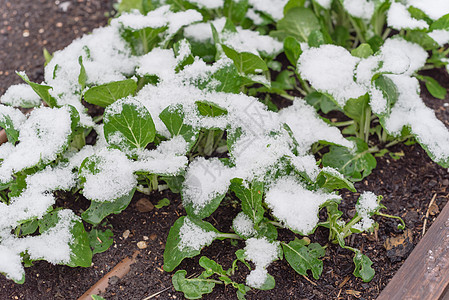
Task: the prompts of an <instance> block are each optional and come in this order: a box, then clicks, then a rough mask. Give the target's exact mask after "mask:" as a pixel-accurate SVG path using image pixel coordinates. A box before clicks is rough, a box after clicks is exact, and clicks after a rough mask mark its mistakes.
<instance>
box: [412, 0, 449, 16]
mask: <svg viewBox="0 0 449 300" xmlns="http://www.w3.org/2000/svg"><path fill="white" fill-rule="evenodd" d="M407 4H408V5H409V6H414V7H416V8H419V9H420V10H422V11H423V12H425V13H426V14H427V15H428V16H429V17H430V18H432V19H433V20H437V19H439V18H441V17H442V16H444V15H446V14H448V13H449V2H448V1H447V0H426V1H423V0H407Z"/></svg>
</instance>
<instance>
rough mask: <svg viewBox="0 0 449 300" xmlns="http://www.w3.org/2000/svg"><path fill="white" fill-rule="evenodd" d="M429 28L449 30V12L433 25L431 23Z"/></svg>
mask: <svg viewBox="0 0 449 300" xmlns="http://www.w3.org/2000/svg"><path fill="white" fill-rule="evenodd" d="M429 30H430V31H432V30H449V14H446V15H444V16H442V17H441V18H439V19H438V20H436V21H435V22H433V23H432V25H430V28H429Z"/></svg>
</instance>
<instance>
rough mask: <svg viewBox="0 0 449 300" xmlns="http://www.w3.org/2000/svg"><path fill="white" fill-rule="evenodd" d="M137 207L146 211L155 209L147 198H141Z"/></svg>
mask: <svg viewBox="0 0 449 300" xmlns="http://www.w3.org/2000/svg"><path fill="white" fill-rule="evenodd" d="M136 208H137V210H138V211H139V212H142V213H146V212H150V211H152V210H153V209H154V205H153V203H151V201H150V200H148V199H147V198H140V199H139V201H137V203H136Z"/></svg>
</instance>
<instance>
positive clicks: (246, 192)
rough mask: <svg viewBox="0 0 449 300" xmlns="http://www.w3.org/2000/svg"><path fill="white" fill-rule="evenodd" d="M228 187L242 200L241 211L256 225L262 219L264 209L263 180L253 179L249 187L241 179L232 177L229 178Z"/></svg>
mask: <svg viewBox="0 0 449 300" xmlns="http://www.w3.org/2000/svg"><path fill="white" fill-rule="evenodd" d="M230 189H231V190H232V191H233V192H234V193H235V195H236V196H237V197H238V198H239V199H240V200H241V201H242V211H243V212H244V213H245V214H246V215H247V216H248V217H249V218H250V219H251V220H252V221H253V223H254V225H255V226H257V225H258V224H259V223H260V221H262V219H263V214H264V213H265V210H264V208H263V205H262V197H263V194H264V184H263V182H259V181H256V180H255V181H253V182H251V184H250V187H249V188H246V187H245V185H244V184H243V179H241V178H234V179H232V180H231V186H230Z"/></svg>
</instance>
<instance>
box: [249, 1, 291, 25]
mask: <svg viewBox="0 0 449 300" xmlns="http://www.w3.org/2000/svg"><path fill="white" fill-rule="evenodd" d="M248 3H249V4H250V5H251V6H252V7H253V8H254V9H255V10H257V11H261V12H263V13H265V14H267V15H269V16H271V17H272V18H273V20H275V21H279V20H280V19H282V18H283V17H284V6H285V5H286V4H287V3H288V0H249V1H248Z"/></svg>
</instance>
